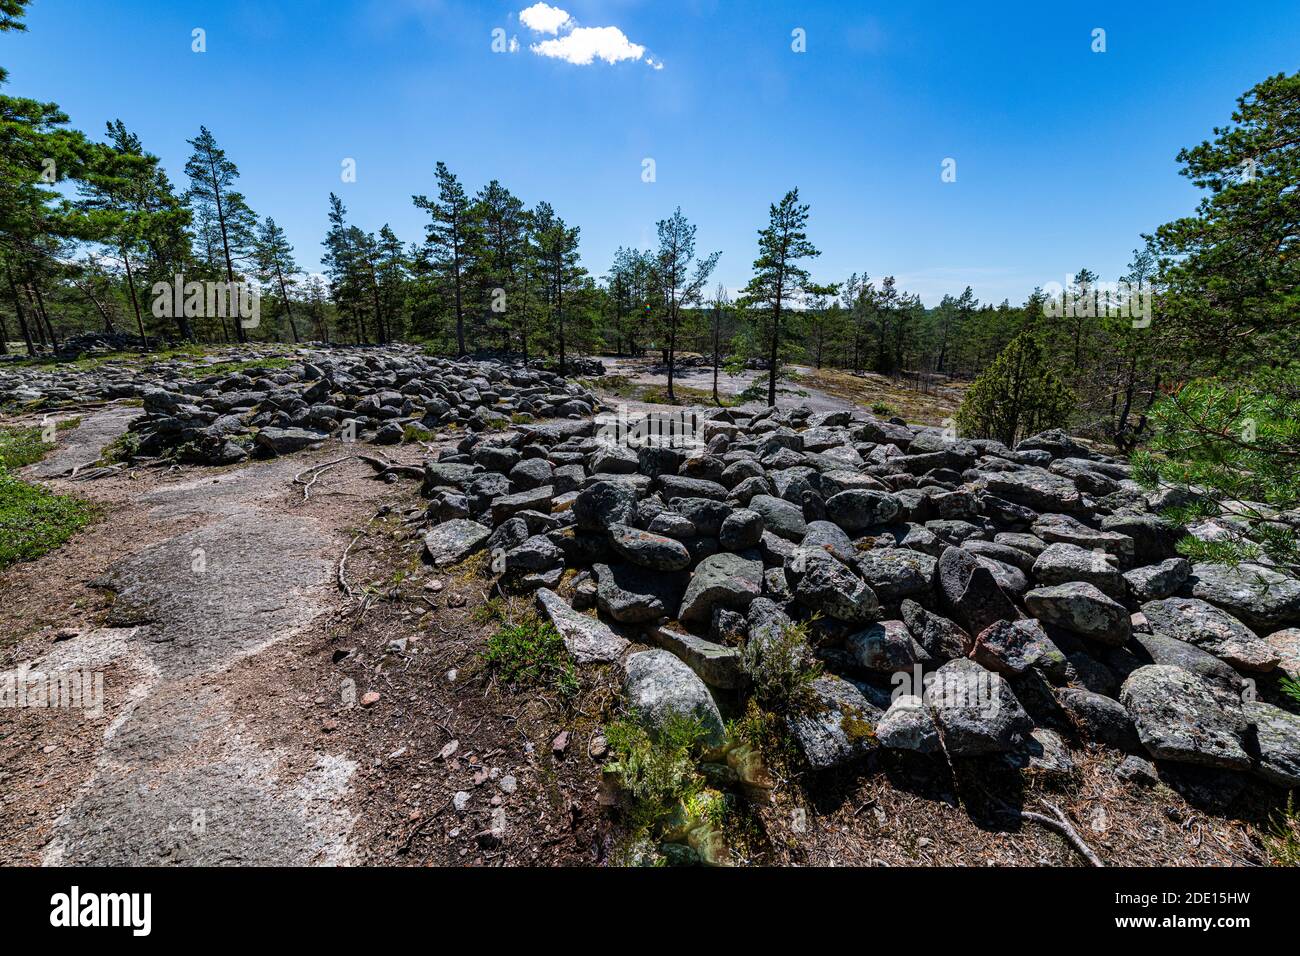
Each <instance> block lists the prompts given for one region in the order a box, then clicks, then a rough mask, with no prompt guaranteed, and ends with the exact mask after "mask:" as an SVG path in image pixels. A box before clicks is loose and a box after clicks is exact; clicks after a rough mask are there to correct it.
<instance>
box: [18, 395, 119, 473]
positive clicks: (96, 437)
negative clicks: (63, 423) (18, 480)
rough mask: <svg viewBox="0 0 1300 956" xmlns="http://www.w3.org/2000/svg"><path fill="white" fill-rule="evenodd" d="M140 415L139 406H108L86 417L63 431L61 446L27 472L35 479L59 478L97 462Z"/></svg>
mask: <svg viewBox="0 0 1300 956" xmlns="http://www.w3.org/2000/svg"><path fill="white" fill-rule="evenodd" d="M140 414H141V413H140V409H138V408H132V407H125V408H105V409H103V410H102V411H97V412H92V413H90V414H87V415H85V416H83V417H82V419H81V424H79V425H78V426H77V427H76V428H73V429H71V430H70V431H68V432H65V433H63V437H62V440H61V441H59V445H58V448H56V449H55V450H54V452H52V453H51V454H50V455H49V456H47V457H46V458H45V459H44V460H42V461H38V462H37V463H36V464H34V465H32V466H31V468H30V469H28V471H27V474H28V475H29V476H30V477H32V478H57V477H59V476H60V475H65V474H67V473H68V472H70V471H73V470H74V469H81V468H85V467H86V466H87V465H93V464H94V463H95V462H97V461H99V456H100V455H102V454H103V453H104V449H105V448H107V447H108V446H109V445H110V444H111V443H112V442H113V441H114V440H116V439H117V438H118V437H120V436H121V435H124V434H126V429H127V426H128V425H129V424H131V422H132V421H133V420H134V419H136V418H139V417H140Z"/></svg>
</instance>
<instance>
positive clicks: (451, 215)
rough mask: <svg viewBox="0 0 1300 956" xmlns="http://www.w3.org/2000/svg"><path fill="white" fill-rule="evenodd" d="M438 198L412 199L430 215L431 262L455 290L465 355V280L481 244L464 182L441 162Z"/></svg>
mask: <svg viewBox="0 0 1300 956" xmlns="http://www.w3.org/2000/svg"><path fill="white" fill-rule="evenodd" d="M435 176H436V177H437V180H438V198H437V199H430V198H429V197H428V196H412V197H411V200H412V201H413V202H414V203H415V205H416V207H417V208H419V209H423V210H425V211H426V212H427V213H428V214H429V219H430V222H429V225H428V226H426V227H425V228H426V235H427V238H426V244H427V246H428V249H429V251H428V261H429V262H431V263H433V264H434V265H435V267H436V268H437V269H438V270H439V271H440V272H441V273H442V275H443V277H444V278H445V280H446V282H447V283H448V285H449V286H450V287H451V291H452V296H453V304H454V307H455V312H454V314H455V316H456V352H457V355H465V354H466V348H465V278H466V274H467V272H468V271H469V270H470V268H471V265H472V259H471V257H470V251H471V250H472V249H473V248H474V246H475V244H476V241H477V235H476V232H477V225H476V223H475V221H474V217H473V214H472V213H473V211H472V209H471V206H470V201H469V197H468V196H467V195H466V194H465V187H464V186H462V185H461V184H460V180H459V179H457V178H456V176H455V175H454V174H453V173H452V172H451V170H449V169H448V168H447V164H446V163H443V162H441V161H439V163H438V164H437V166H436V167H435Z"/></svg>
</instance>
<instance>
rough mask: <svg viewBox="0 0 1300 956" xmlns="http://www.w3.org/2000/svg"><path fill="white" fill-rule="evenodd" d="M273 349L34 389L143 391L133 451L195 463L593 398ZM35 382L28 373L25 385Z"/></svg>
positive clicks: (537, 379) (407, 355) (492, 419)
mask: <svg viewBox="0 0 1300 956" xmlns="http://www.w3.org/2000/svg"><path fill="white" fill-rule="evenodd" d="M236 354H238V353H236ZM276 356H277V357H276V359H275V360H274V361H271V360H269V359H268V360H267V364H266V365H259V364H258V361H259V360H258V358H256V357H253V358H250V359H245V360H242V361H241V360H236V359H230V361H231V362H234V363H235V364H237V365H238V366H239V368H238V369H237V370H234V371H231V370H229V369H227V370H224V371H216V372H214V373H213V374H210V375H203V374H202V371H203V369H202V367H201V366H198V367H196V366H195V364H194V363H193V362H190V363H182V364H181V365H180V366H179V367H167V366H164V367H161V368H158V367H153V368H146V369H145V370H143V373H142V374H139V375H132V374H130V373H129V372H128V371H126V370H123V369H119V368H118V367H116V366H107V367H104V366H101V367H100V368H98V369H96V370H94V373H87V374H85V375H83V376H81V379H80V380H79V381H77V385H76V387H69V386H67V385H61V386H55V387H51V386H48V385H47V386H46V387H45V388H44V390H43V391H42V392H41V395H42V396H43V397H45V398H49V399H65V400H66V399H70V398H73V397H77V398H80V399H81V400H87V399H89V398H113V397H124V396H128V395H138V396H139V397H140V398H142V399H143V404H144V415H143V416H142V417H141V418H138V419H136V420H135V421H134V422H133V423H132V424H131V431H132V433H133V434H134V435H135V436H136V442H135V446H136V449H137V451H138V453H139V454H141V455H144V456H157V455H161V454H164V453H172V454H176V455H177V456H178V457H180V458H182V459H183V460H186V461H191V462H196V463H202V464H230V463H234V462H238V461H241V460H243V459H245V458H247V457H248V456H249V455H250V454H253V455H264V456H272V455H283V454H288V453H291V452H295V451H299V450H301V449H303V448H308V447H311V446H313V445H316V444H318V443H320V442H323V441H325V440H326V439H328V438H330V437H331V436H334V437H344V438H348V439H356V440H368V441H373V442H376V443H378V444H396V443H398V442H401V441H402V440H403V439H404V437H405V436H406V435H407V429H408V427H410V426H418V427H419V428H421V429H426V430H430V431H432V430H434V429H437V428H439V427H443V426H447V425H452V424H460V425H464V426H467V427H470V428H474V429H479V430H484V431H490V430H492V429H504V428H508V427H510V426H511V425H512V424H514V423H518V422H524V421H531V420H534V419H538V418H555V417H560V418H565V417H575V418H576V417H581V416H590V415H591V414H592V412H593V410H594V409H595V407H596V405H597V402H596V400H595V399H594V398H593V397H592V396H591V395H590V393H588V392H587V391H586V390H585V389H582V388H580V387H579V386H576V385H570V384H567V383H565V381H564V380H563V379H561V378H560V377H559V376H557V375H555V374H553V373H551V372H546V371H542V370H538V369H533V368H526V367H523V366H512V365H507V364H503V363H501V362H498V361H494V360H487V361H475V360H448V359H439V358H430V357H428V356H426V355H423V354H421V353H419V352H417V351H415V350H413V349H409V348H402V347H384V348H360V349H358V348H351V349H349V348H337V349H328V350H311V351H308V350H298V351H295V352H293V353H290V354H289V356H288V358H287V359H286V356H285V353H283V352H280V353H276ZM119 375H121V378H119ZM0 384H4V383H3V382H0ZM32 386H33V382H32V380H31V379H28V380H27V381H26V382H25V387H26V388H27V389H28V390H29V392H30V391H34V389H33V387H32Z"/></svg>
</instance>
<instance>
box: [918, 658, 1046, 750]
mask: <svg viewBox="0 0 1300 956" xmlns="http://www.w3.org/2000/svg"><path fill="white" fill-rule="evenodd" d="M925 699H926V703H927V704H929V706H930V712H931V714H933V716H934V721H935V723H936V724H937V725H938V727H939V732H940V734H941V735H942V738H943V746H944V750H946V751H947V752H948V754H949V755H950V756H954V757H973V756H980V755H983V754H991V753H1005V752H1006V751H1009V750H1012V749H1014V748H1015V747H1017V746H1018V745H1020V743H1021V742H1022V741H1023V739H1024V738H1025V737H1026V736H1027V735H1028V734H1029V732H1030V731H1031V730H1032V729H1033V726H1034V725H1033V721H1032V720H1030V719H1029V715H1028V714H1027V713H1025V709H1024V707H1022V706H1021V704H1020V701H1019V700H1017V699H1016V695H1015V694H1014V693H1013V692H1012V690H1011V688H1010V686H1009V685H1008V684H1007V682H1006V681H1005V680H1004V679H1003V678H1002V677H1001V676H1000V675H998V674H995V673H993V672H992V671H990V670H986V669H985V668H983V667H981V666H980V665H979V664H977V663H975V662H974V661H972V660H955V661H949V662H948V663H947V664H944V665H943V666H942V667H940V668H939V669H938V670H937V671H935V674H934V679H933V682H932V683H931V684H930V686H929V687H927V688H926V691H925Z"/></svg>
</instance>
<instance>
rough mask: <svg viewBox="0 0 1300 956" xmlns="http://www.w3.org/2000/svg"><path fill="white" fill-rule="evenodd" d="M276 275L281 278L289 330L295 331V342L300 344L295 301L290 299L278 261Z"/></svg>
mask: <svg viewBox="0 0 1300 956" xmlns="http://www.w3.org/2000/svg"><path fill="white" fill-rule="evenodd" d="M275 277H276V278H277V279H279V280H280V301H281V302H283V303H284V313H285V315H287V316H288V317H289V331H290V332H292V333H293V344H294V345H297V344H298V324H297V323H296V322H294V320H293V303H292V302H290V301H289V293H288V291H287V290H286V289H285V287H284V275H283V273H281V272H280V266H279V264H278V263H277V264H276V267H275Z"/></svg>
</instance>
